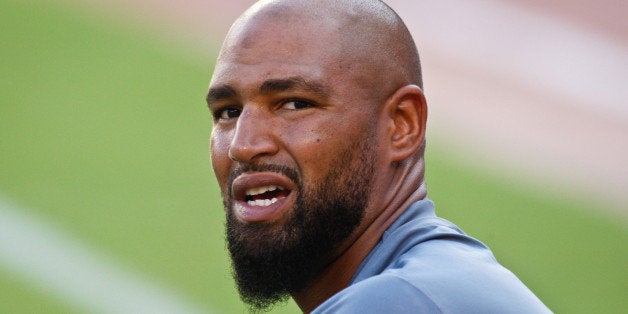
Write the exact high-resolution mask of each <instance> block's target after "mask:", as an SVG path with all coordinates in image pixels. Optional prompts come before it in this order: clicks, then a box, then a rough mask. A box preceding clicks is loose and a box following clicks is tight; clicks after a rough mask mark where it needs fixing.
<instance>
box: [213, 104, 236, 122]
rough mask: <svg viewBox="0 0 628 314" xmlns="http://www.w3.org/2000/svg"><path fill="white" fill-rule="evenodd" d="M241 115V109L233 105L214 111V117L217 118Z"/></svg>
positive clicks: (231, 117)
mask: <svg viewBox="0 0 628 314" xmlns="http://www.w3.org/2000/svg"><path fill="white" fill-rule="evenodd" d="M239 116H240V109H238V108H233V107H227V108H224V109H220V110H217V111H216V112H215V113H214V119H216V120H229V119H233V118H237V117H239Z"/></svg>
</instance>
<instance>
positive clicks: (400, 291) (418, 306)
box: [312, 274, 442, 314]
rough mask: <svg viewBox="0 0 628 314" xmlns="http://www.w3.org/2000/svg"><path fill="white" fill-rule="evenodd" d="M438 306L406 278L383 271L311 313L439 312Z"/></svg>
mask: <svg viewBox="0 0 628 314" xmlns="http://www.w3.org/2000/svg"><path fill="white" fill-rule="evenodd" d="M441 312H442V311H441V310H440V309H439V308H438V306H437V305H436V304H435V303H434V302H433V301H432V300H431V299H430V298H429V297H428V296H427V295H425V294H424V293H423V292H422V291H421V290H419V289H418V288H417V287H416V286H414V285H412V284H410V283H409V282H407V281H406V280H405V279H403V278H400V277H397V276H395V275H390V274H382V275H379V276H375V277H371V278H368V279H366V280H363V281H360V282H358V283H356V284H353V285H351V286H349V287H347V288H346V289H344V290H342V291H341V292H339V293H337V294H336V295H334V296H333V297H331V298H330V299H328V300H327V301H325V302H324V303H323V304H321V305H320V306H319V307H318V308H316V310H314V312H312V313H361V314H365V313H441Z"/></svg>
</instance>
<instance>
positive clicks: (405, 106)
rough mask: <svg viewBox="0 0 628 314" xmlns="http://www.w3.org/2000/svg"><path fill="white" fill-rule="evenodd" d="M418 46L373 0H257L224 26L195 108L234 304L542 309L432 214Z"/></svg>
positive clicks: (358, 309) (380, 309)
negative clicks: (205, 114) (206, 142)
mask: <svg viewBox="0 0 628 314" xmlns="http://www.w3.org/2000/svg"><path fill="white" fill-rule="evenodd" d="M421 80H422V79H421V69H420V64H419V56H418V53H417V50H416V46H415V44H414V42H413V40H412V37H411V36H410V34H409V32H408V30H407V29H406V27H405V25H404V24H403V22H402V21H401V20H400V18H399V17H398V16H397V15H396V14H395V13H394V12H393V11H392V10H391V9H390V8H389V7H387V6H386V5H385V4H383V3H381V2H379V1H375V0H370V1H369V0H279V1H261V2H259V3H257V4H255V5H254V6H253V7H251V8H250V9H249V10H248V11H247V12H245V13H244V14H243V15H242V16H241V17H240V18H239V19H238V20H237V21H236V22H235V24H234V25H233V26H232V28H231V30H230V31H229V33H228V35H227V38H226V39H225V42H224V44H223V47H222V50H221V52H220V55H219V57H218V60H217V63H216V68H215V70H214V74H213V77H212V80H211V83H210V88H209V92H208V95H207V101H208V104H209V107H210V110H211V112H212V115H213V118H214V128H213V131H212V136H211V159H212V166H213V169H214V172H215V174H216V178H217V180H218V183H219V185H220V188H221V191H222V197H223V201H224V206H225V210H226V214H227V241H228V247H229V251H230V253H231V257H232V260H233V268H234V276H235V279H236V281H237V284H238V289H239V291H240V294H241V296H242V298H243V300H244V301H245V302H247V303H249V304H250V305H251V306H252V308H253V309H264V308H267V307H269V306H272V305H273V304H274V303H275V302H277V301H281V300H285V299H286V298H287V297H288V296H292V297H293V298H294V300H295V301H296V303H297V304H298V305H299V307H300V308H301V309H302V310H303V311H304V312H315V313H322V312H340V313H404V312H408V313H420V312H482V313H485V312H499V313H504V312H535V313H538V312H547V311H548V309H547V308H546V307H545V306H544V305H543V304H542V303H541V302H540V301H539V300H538V298H536V296H534V294H533V293H532V292H530V291H529V290H528V289H527V288H526V287H525V286H524V285H523V284H522V283H521V282H520V281H519V280H518V279H517V278H516V277H515V276H514V275H513V274H512V273H510V272H509V271H508V270H506V269H505V268H503V267H502V266H501V265H499V264H498V263H497V262H496V261H495V259H494V257H493V255H492V253H491V252H490V250H489V249H488V248H486V247H485V246H484V245H483V244H482V243H480V242H479V241H477V240H475V239H473V238H471V237H469V236H467V235H465V234H464V233H463V232H462V231H460V230H459V229H458V228H457V227H456V226H455V225H453V224H451V223H450V222H448V221H445V220H443V219H440V218H438V217H436V216H435V215H434V206H433V203H432V202H431V201H430V200H429V199H427V188H426V184H425V180H424V169H425V167H424V158H423V157H424V156H423V154H424V148H425V127H426V118H427V106H426V101H425V97H424V95H423V92H422V89H421V86H422V82H421Z"/></svg>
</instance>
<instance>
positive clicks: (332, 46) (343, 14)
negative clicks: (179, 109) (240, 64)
mask: <svg viewBox="0 0 628 314" xmlns="http://www.w3.org/2000/svg"><path fill="white" fill-rule="evenodd" d="M312 37H314V38H319V39H320V40H318V41H317V45H316V46H314V47H312V46H311V44H307V45H306V44H305V40H306V39H308V38H312ZM260 42H263V43H264V44H265V46H266V47H267V48H268V49H269V50H268V55H275V56H276V57H277V58H282V54H281V52H282V51H281V50H282V49H283V50H285V51H289V52H290V53H291V54H300V53H304V54H307V53H308V51H310V52H312V51H313V52H316V53H319V54H324V55H325V57H327V58H326V61H328V62H330V63H333V64H332V65H331V66H333V68H335V69H337V70H338V71H341V72H344V73H351V74H353V79H354V82H353V83H356V84H358V86H360V87H362V88H363V89H364V90H365V91H370V93H369V96H370V97H375V99H376V100H377V101H380V102H381V101H383V100H384V99H385V98H386V97H388V96H390V94H392V93H393V92H394V91H395V90H396V89H398V88H399V87H401V86H405V85H409V84H414V85H417V86H419V87H421V88H422V78H421V66H420V62H419V55H418V52H417V48H416V45H415V43H414V40H413V39H412V36H411V35H410V32H409V31H408V29H407V27H406V26H405V24H404V23H403V21H402V20H401V18H400V17H399V16H398V15H397V13H395V11H393V10H392V9H391V8H390V7H389V6H388V5H386V4H385V3H383V2H382V1H378V0H308V1H303V0H279V1H273V0H265V1H259V2H257V3H256V4H255V5H253V6H252V7H251V8H250V9H249V10H247V11H246V12H245V13H244V14H243V15H242V16H241V17H240V18H239V19H238V20H237V21H236V22H235V23H234V25H233V26H232V27H231V30H230V31H229V33H228V35H227V37H226V39H225V42H224V44H223V47H222V50H221V53H220V55H219V58H218V62H221V61H228V60H229V59H230V58H234V57H238V56H239V53H238V51H240V52H242V51H246V50H247V49H260V45H259V43H260ZM268 55H267V56H268ZM250 62H255V61H254V60H251V61H250Z"/></svg>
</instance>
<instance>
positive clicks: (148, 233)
mask: <svg viewBox="0 0 628 314" xmlns="http://www.w3.org/2000/svg"><path fill="white" fill-rule="evenodd" d="M0 33H1V34H2V36H1V37H0V40H1V52H0V56H1V58H0V73H1V74H0V75H1V77H2V80H1V84H0V89H1V90H0V198H3V199H6V200H7V202H9V203H11V204H14V205H15V207H19V208H20V211H24V212H25V213H26V214H27V215H29V216H30V217H35V218H34V219H37V220H38V221H43V222H45V223H46V224H48V225H50V226H53V228H54V229H55V230H62V231H61V232H63V233H64V234H67V235H69V236H71V237H73V238H75V239H76V241H77V242H78V243H80V245H82V246H84V247H86V248H89V250H93V251H96V252H99V254H102V255H103V256H106V260H107V261H113V263H114V264H115V265H117V266H115V267H121V268H124V269H126V270H128V271H129V272H132V273H136V274H138V275H139V276H141V278H147V280H148V281H150V282H151V283H154V284H156V285H158V286H161V287H164V289H166V290H167V291H171V292H172V294H173V295H176V296H177V298H179V299H181V300H184V301H182V302H185V303H186V304H192V305H193V306H195V307H198V308H200V309H202V311H207V312H214V313H241V312H244V311H246V308H245V307H244V306H243V305H242V303H241V302H240V300H239V298H238V296H237V292H236V290H235V287H234V285H233V281H232V279H231V276H230V270H229V262H228V258H227V255H226V252H225V245H224V235H223V226H224V217H223V212H222V208H221V202H220V197H219V193H218V188H217V186H216V183H215V181H214V178H213V175H212V173H211V167H210V164H209V155H208V137H209V134H210V130H211V122H210V116H209V113H208V110H207V108H206V105H205V103H204V96H205V95H204V93H205V90H206V87H207V84H208V81H209V78H210V76H211V71H212V66H213V65H212V64H211V62H213V60H214V58H215V53H216V51H217V49H218V48H219V43H218V42H217V43H216V46H215V49H214V50H213V51H212V52H211V53H213V54H214V55H211V53H209V54H208V55H207V56H206V57H207V58H206V59H203V60H202V61H199V60H198V59H196V58H190V57H189V56H188V55H186V54H185V53H182V50H183V49H181V48H180V47H173V46H172V45H169V44H167V43H165V42H164V41H160V40H155V36H153V34H150V33H149V32H146V31H142V30H140V29H138V28H134V27H132V26H130V25H125V24H124V23H120V22H119V21H116V20H115V19H112V18H110V17H109V16H107V15H106V14H98V13H96V12H88V11H85V10H79V9H77V8H74V7H72V6H69V5H67V4H52V3H50V2H36V1H35V2H29V1H24V2H21V1H6V0H3V1H0ZM428 79H429V78H428ZM429 142H430V143H429V149H428V156H427V164H428V172H427V176H428V183H429V189H430V197H431V198H432V199H433V200H435V202H436V204H437V208H438V211H439V213H440V215H441V216H443V217H445V218H447V219H450V220H452V221H454V222H455V223H457V224H458V225H459V226H460V227H462V228H463V229H464V230H465V231H467V232H468V233H470V234H472V235H474V236H475V237H477V238H479V239H481V240H482V241H484V242H485V243H487V244H488V245H489V246H490V247H491V248H492V249H493V251H494V253H495V255H496V256H497V258H498V259H499V260H500V261H501V262H502V263H503V264H504V265H505V266H507V267H508V268H510V269H511V270H512V271H513V272H514V273H516V274H517V275H518V276H519V277H520V278H521V279H522V280H523V281H524V282H525V283H526V284H527V285H528V286H529V287H530V288H531V289H532V290H533V291H534V292H535V293H536V294H537V295H538V296H539V297H540V298H541V299H542V300H543V301H544V302H545V303H546V304H547V305H548V306H549V307H550V308H552V309H553V310H555V311H556V312H560V313H625V312H626V311H627V310H628V300H627V297H626V295H627V292H628V273H627V271H626V265H628V247H627V246H626V240H628V231H627V228H626V225H625V223H624V222H623V221H624V220H622V219H618V218H616V217H613V216H612V215H610V214H608V215H606V214H600V213H599V212H612V210H606V211H605V210H604V209H600V210H599V212H598V213H594V212H593V211H591V210H590V209H591V208H599V207H600V205H599V204H594V203H587V201H586V198H584V197H580V196H577V195H569V194H560V195H557V194H549V193H543V192H542V191H540V188H539V187H536V186H534V185H530V184H527V183H524V182H519V181H517V180H515V179H514V178H512V177H508V176H506V175H503V174H500V173H492V172H487V171H486V169H488V165H471V164H470V163H469V162H468V161H464V160H463V158H462V156H458V155H452V154H450V153H449V150H448V148H447V146H446V145H445V144H442V143H441V142H439V139H438V137H435V138H430V141H429ZM0 213H2V212H1V211H0ZM2 215H4V214H2ZM2 219H3V217H2V216H0V220H2ZM4 240H8V241H10V239H4ZM24 250H25V252H27V253H28V255H29V256H30V258H33V259H37V258H39V257H38V252H37V251H29V250H32V248H30V247H24ZM10 258H11V257H10V256H8V257H7V256H4V257H2V259H0V312H1V313H73V312H76V313H83V312H94V311H98V310H99V309H98V308H93V307H90V303H89V302H87V305H86V304H81V303H80V302H77V301H76V300H75V299H72V298H69V297H66V296H64V294H63V293H60V292H58V291H57V292H55V291H54V289H51V288H50V287H49V286H46V285H45V284H42V283H41V282H39V281H38V280H37V278H36V277H35V278H33V277H30V278H27V277H28V276H25V275H24V274H23V273H20V272H19V271H15V270H14V268H11V267H9V266H8V263H7V262H6V260H7V259H10ZM46 262H49V263H54V262H55V261H46ZM274 312H277V313H279V312H288V313H293V312H297V308H296V307H295V306H294V304H292V303H289V304H288V305H286V306H277V307H276V308H275V310H274Z"/></svg>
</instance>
